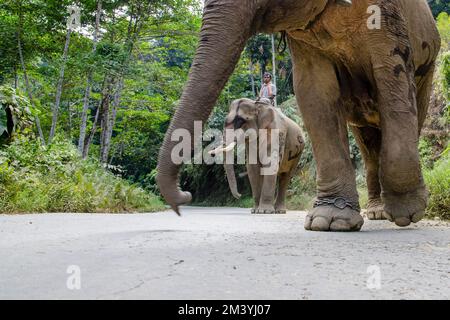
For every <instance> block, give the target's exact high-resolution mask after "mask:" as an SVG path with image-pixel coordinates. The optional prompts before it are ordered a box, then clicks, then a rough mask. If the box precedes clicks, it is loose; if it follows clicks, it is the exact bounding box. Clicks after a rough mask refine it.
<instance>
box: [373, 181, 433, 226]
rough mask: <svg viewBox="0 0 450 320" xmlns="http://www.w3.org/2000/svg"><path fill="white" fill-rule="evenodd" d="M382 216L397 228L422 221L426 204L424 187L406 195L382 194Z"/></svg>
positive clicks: (426, 196) (426, 197)
mask: <svg viewBox="0 0 450 320" xmlns="http://www.w3.org/2000/svg"><path fill="white" fill-rule="evenodd" d="M381 196H382V199H383V203H384V216H385V217H386V219H388V220H389V221H391V222H394V223H395V224H396V225H397V226H399V227H407V226H409V225H410V224H411V222H413V223H416V222H419V221H420V220H422V218H423V217H424V215H425V209H426V207H427V202H428V191H427V190H426V188H425V186H421V187H419V188H418V189H417V190H415V191H412V192H408V193H396V192H383V193H382V194H381Z"/></svg>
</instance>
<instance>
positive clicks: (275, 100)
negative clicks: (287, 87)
mask: <svg viewBox="0 0 450 320" xmlns="http://www.w3.org/2000/svg"><path fill="white" fill-rule="evenodd" d="M275 58H276V55H275V37H274V35H273V34H272V80H273V84H274V85H275V87H276V86H277V68H276V62H275ZM274 103H275V107H276V106H277V97H276V96H275V99H274Z"/></svg>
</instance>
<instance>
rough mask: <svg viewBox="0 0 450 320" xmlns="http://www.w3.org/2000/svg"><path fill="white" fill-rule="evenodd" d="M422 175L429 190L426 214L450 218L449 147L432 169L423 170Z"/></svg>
mask: <svg viewBox="0 0 450 320" xmlns="http://www.w3.org/2000/svg"><path fill="white" fill-rule="evenodd" d="M424 177H425V182H426V185H427V187H428V189H429V191H430V199H429V203H428V208H427V215H428V216H429V217H439V218H441V219H445V220H450V149H447V150H446V151H445V152H444V154H443V156H442V158H441V159H440V160H439V161H437V162H436V163H435V165H434V168H433V169H427V170H425V172H424Z"/></svg>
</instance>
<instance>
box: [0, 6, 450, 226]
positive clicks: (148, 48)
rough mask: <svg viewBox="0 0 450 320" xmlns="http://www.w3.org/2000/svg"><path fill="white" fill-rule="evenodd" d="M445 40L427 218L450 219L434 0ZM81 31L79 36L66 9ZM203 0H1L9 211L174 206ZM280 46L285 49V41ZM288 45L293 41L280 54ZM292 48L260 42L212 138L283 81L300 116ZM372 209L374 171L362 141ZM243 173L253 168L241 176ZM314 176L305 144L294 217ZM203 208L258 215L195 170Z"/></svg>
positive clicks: (214, 171)
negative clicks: (167, 197) (243, 102)
mask: <svg viewBox="0 0 450 320" xmlns="http://www.w3.org/2000/svg"><path fill="white" fill-rule="evenodd" d="M429 3H430V5H431V7H432V11H433V14H434V16H435V17H436V20H437V22H436V23H437V25H438V28H439V31H440V33H441V36H442V51H441V54H440V57H439V63H438V66H437V72H436V76H435V86H434V91H433V96H432V98H431V106H430V112H429V116H428V119H427V123H426V127H425V128H424V132H423V135H422V138H421V140H420V152H421V156H422V162H423V167H424V170H425V178H426V181H427V184H428V187H429V189H430V192H431V201H430V207H429V215H430V216H437V217H442V218H447V219H450V216H449V215H450V163H449V161H450V155H449V151H448V138H449V124H450V111H449V103H450V89H449V88H450V47H449V43H450V18H449V15H448V14H449V12H450V9H449V1H448V0H435V1H429ZM73 5H77V6H78V7H79V10H80V12H81V20H80V23H81V26H80V27H77V28H74V29H73V30H69V29H68V28H67V21H68V18H69V12H68V8H69V7H70V6H73ZM201 13H202V2H201V1H198V0H153V1H139V0H78V1H72V0H0V212H6V213H18V212H62V211H67V212H69V211H70V212H136V211H147V212H148V211H156V210H161V209H163V208H164V206H163V203H162V201H161V199H159V197H158V190H157V187H156V184H155V175H156V161H157V154H158V151H159V147H160V145H161V143H162V139H163V137H164V133H165V131H166V129H167V127H168V124H169V121H170V119H171V116H172V115H173V113H174V110H175V108H176V106H177V101H178V99H179V98H180V95H181V92H182V89H183V85H184V83H185V82H186V79H187V76H188V71H189V67H190V65H191V63H192V59H193V56H194V53H195V49H196V46H197V42H198V33H199V29H200V26H201ZM280 40H281V38H280V35H275V37H274V44H275V47H277V45H278V44H279V43H281V41H280ZM281 44H282V43H281ZM288 51H289V50H285V51H284V52H281V50H277V48H276V49H275V50H273V48H272V39H271V36H269V35H258V36H255V37H254V38H252V39H251V40H250V41H249V42H248V44H247V47H246V49H245V51H244V52H243V54H242V56H241V59H240V61H239V63H238V65H237V67H236V70H235V72H234V74H233V76H232V78H231V79H230V81H229V82H228V84H227V86H226V88H225V90H224V91H223V93H222V95H221V97H220V99H219V101H218V102H217V105H216V107H215V109H214V113H213V115H212V116H211V118H210V120H209V122H208V124H207V127H210V128H218V129H221V128H222V126H223V120H224V115H225V114H226V111H227V109H228V106H229V103H230V102H231V101H232V100H234V99H236V98H239V97H249V98H254V97H255V96H256V92H257V91H258V90H259V86H260V83H261V74H262V73H263V72H264V71H266V70H267V71H269V72H273V65H272V57H273V54H275V68H276V70H275V75H276V79H277V82H276V84H277V87H278V91H279V92H278V104H279V105H280V107H281V108H282V109H283V110H284V112H285V113H286V114H288V115H289V116H291V117H292V118H294V119H295V120H296V121H298V122H299V123H302V121H301V118H300V117H299V116H298V115H297V112H296V108H297V107H296V102H295V98H294V97H293V88H292V64H291V60H290V56H289V52H288ZM349 138H350V141H351V154H352V157H353V160H354V166H355V168H356V170H357V173H358V185H359V189H360V192H361V202H362V204H363V205H364V202H365V201H366V198H367V195H366V193H367V192H366V191H365V181H364V170H363V164H362V162H361V157H360V154H359V150H358V148H357V147H356V144H355V141H354V139H353V138H352V137H351V136H350V137H349ZM237 171H238V172H243V171H245V169H244V168H238V170H237ZM314 180H315V166H314V160H313V156H312V152H311V146H310V145H309V143H308V144H307V147H306V151H305V152H304V154H303V156H302V161H301V164H300V166H299V170H298V174H297V175H296V177H295V178H294V180H293V182H292V184H291V187H290V197H289V206H290V208H291V209H304V208H308V206H309V205H310V204H311V201H312V198H313V197H314V185H315V182H314ZM181 184H182V187H183V188H184V189H187V190H190V191H191V192H192V193H193V194H194V201H195V203H196V204H202V205H240V206H251V205H252V203H251V202H252V200H251V199H250V198H249V195H250V189H249V184H248V182H247V179H246V178H241V179H239V188H240V190H241V191H242V192H243V193H244V195H246V196H245V197H244V198H243V199H241V200H240V201H239V202H236V201H234V200H233V199H232V197H231V195H230V192H229V191H228V186H227V183H226V178H225V175H224V172H223V168H222V167H221V166H219V165H212V166H208V165H187V166H184V168H183V171H182V174H181Z"/></svg>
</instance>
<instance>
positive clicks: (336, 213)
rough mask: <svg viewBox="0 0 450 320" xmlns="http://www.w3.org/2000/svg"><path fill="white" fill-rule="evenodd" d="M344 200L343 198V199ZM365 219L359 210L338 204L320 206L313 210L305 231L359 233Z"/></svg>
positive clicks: (307, 217) (309, 214) (306, 221)
mask: <svg viewBox="0 0 450 320" xmlns="http://www.w3.org/2000/svg"><path fill="white" fill-rule="evenodd" d="M341 199H342V198H341ZM363 224H364V219H363V217H362V216H361V215H360V213H359V210H357V209H353V208H351V207H349V206H345V207H342V206H337V205H336V204H328V205H327V204H320V205H317V202H316V206H315V208H313V209H312V210H311V211H310V212H309V213H308V215H307V216H306V220H305V229H306V230H310V231H347V232H348V231H359V230H361V227H362V225H363Z"/></svg>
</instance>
